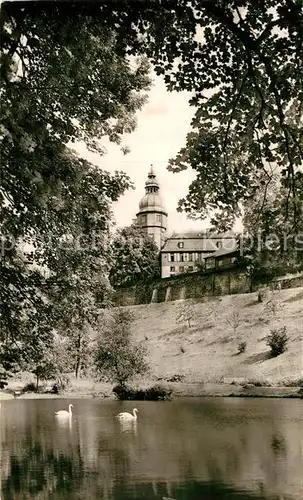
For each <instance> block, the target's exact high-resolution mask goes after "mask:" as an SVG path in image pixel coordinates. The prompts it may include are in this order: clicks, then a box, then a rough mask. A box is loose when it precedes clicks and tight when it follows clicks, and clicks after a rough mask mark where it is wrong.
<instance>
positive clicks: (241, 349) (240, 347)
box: [238, 341, 247, 354]
mask: <svg viewBox="0 0 303 500" xmlns="http://www.w3.org/2000/svg"><path fill="white" fill-rule="evenodd" d="M246 347H247V342H245V341H242V342H239V344H238V354H242V353H243V352H245V351H246Z"/></svg>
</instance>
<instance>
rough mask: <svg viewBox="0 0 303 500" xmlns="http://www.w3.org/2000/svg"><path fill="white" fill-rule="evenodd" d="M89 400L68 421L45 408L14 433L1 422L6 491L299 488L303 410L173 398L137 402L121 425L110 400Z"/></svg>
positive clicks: (46, 494) (69, 499)
mask: <svg viewBox="0 0 303 500" xmlns="http://www.w3.org/2000/svg"><path fill="white" fill-rule="evenodd" d="M93 404H94V405H95V407H93V410H92V407H91V406H90V404H87V409H86V410H85V412H86V413H84V411H83V414H81V416H79V417H78V416H77V417H75V418H73V421H72V423H71V425H70V424H69V423H68V421H67V422H61V423H59V422H56V421H55V420H54V417H53V415H52V416H51V417H50V418H49V420H48V419H47V416H46V417H45V419H44V420H43V419H42V418H41V425H40V422H38V419H37V418H34V419H33V423H32V425H30V422H27V423H26V424H25V423H23V424H20V427H19V428H18V429H17V432H15V431H14V429H13V428H12V426H11V427H10V426H9V425H8V426H7V428H6V429H5V439H4V444H5V446H6V453H7V454H8V453H9V456H11V459H10V458H9V462H10V464H9V467H7V471H6V479H5V478H4V477H3V488H4V491H5V495H6V496H4V497H3V499H4V500H6V499H9V500H11V499H12V498H14V499H16V500H21V499H22V500H27V499H28V498H32V497H34V496H36V498H39V499H50V500H52V499H56V498H58V497H59V494H61V497H60V498H64V499H65V500H75V499H76V498H81V500H84V499H85V500H86V499H94V498H98V499H99V498H100V499H102V500H106V499H112V498H115V500H120V499H121V500H126V499H140V500H141V499H142V498H150V499H152V498H154V499H159V498H162V497H164V496H166V497H170V498H178V499H182V498H190V499H191V500H196V499H197V500H198V499H199V500H201V499H204V498H205V499H207V500H213V499H217V498H218V499H219V498H233V497H232V496H230V497H228V492H229V494H231V493H232V494H233V493H234V497H236V498H237V499H241V498H243V499H244V498H246V499H248V498H249V495H248V494H247V493H245V494H244V493H243V496H241V495H242V494H241V492H239V489H241V488H243V490H244V489H251V490H254V492H255V495H257V494H259V498H260V499H261V498H263V499H265V498H266V496H267V495H268V496H269V493H270V494H271V495H273V496H272V498H274V495H275V494H276V493H277V492H278V491H279V492H280V493H281V496H283V494H286V493H287V484H288V485H290V489H291V488H293V491H295V493H294V495H295V494H296V490H295V488H296V485H297V484H298V483H299V482H300V481H301V471H302V468H303V457H302V456H300V455H299V453H300V452H301V448H300V441H299V438H298V436H300V433H301V429H300V424H301V422H302V419H301V420H300V419H297V420H296V419H294V420H293V421H292V420H291V419H290V420H288V421H286V420H283V419H282V418H280V416H279V415H278V418H275V415H274V416H271V417H270V418H267V416H266V414H265V417H264V418H263V414H262V415H261V416H259V418H257V417H256V416H255V415H249V413H248V417H247V416H246V417H245V418H243V410H242V411H241V404H243V403H242V402H240V403H239V409H238V408H236V409H235V408H234V407H233V408H232V410H230V409H229V408H230V407H232V404H234V403H227V404H226V406H224V404H221V405H220V402H219V403H216V402H215V403H213V402H211V403H207V402H205V403H201V402H199V404H197V405H195V404H188V403H184V404H182V403H179V402H176V403H174V402H171V403H167V404H166V403H165V404H162V403H159V404H157V403H151V404H150V405H148V404H146V405H142V409H141V410H140V419H139V420H138V422H137V423H136V425H135V426H130V427H129V426H127V427H125V426H122V427H121V425H120V424H119V422H117V421H116V419H115V418H114V416H113V415H114V414H116V409H115V408H113V409H112V410H111V411H112V414H113V415H112V416H111V415H110V414H109V410H108V409H107V410H106V407H105V409H104V406H105V405H104V403H102V409H101V406H99V405H97V403H96V402H94V403H91V405H93ZM229 405H230V407H229ZM211 408H214V409H215V410H214V411H212V410H211ZM218 408H219V410H220V411H219V410H218ZM264 408H265V409H266V405H265V404H264ZM269 408H270V405H269ZM237 411H238V413H237ZM45 413H46V412H45ZM264 413H265V411H264ZM230 414H231V415H232V416H231V418H229V416H230ZM79 415H80V411H79ZM100 415H101V417H100ZM237 415H239V416H237ZM43 423H44V425H43ZM37 424H38V425H37ZM286 459H287V460H286ZM298 478H299V479H298ZM227 484H228V485H229V486H227ZM207 488H211V489H209V495H208V496H207V491H208V490H207ZM236 491H237V492H238V493H237V496H236V493H235V492H236ZM35 492H37V494H36V493H35ZM123 492H124V496H123ZM125 492H128V493H127V494H126V493H125ZM56 494H57V495H58V497H56V496H55V495H56ZM77 495H78V496H77ZM199 495H200V496H199ZM220 495H221V497H220ZM253 498H256V499H258V496H254V497H253ZM285 498H287V497H285Z"/></svg>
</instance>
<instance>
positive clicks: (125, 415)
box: [117, 408, 138, 420]
mask: <svg viewBox="0 0 303 500" xmlns="http://www.w3.org/2000/svg"><path fill="white" fill-rule="evenodd" d="M137 412H138V410H137V408H134V409H133V415H132V414H131V413H128V412H127V411H124V412H122V413H119V415H117V418H118V419H119V420H137Z"/></svg>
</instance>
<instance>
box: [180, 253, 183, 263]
mask: <svg viewBox="0 0 303 500" xmlns="http://www.w3.org/2000/svg"><path fill="white" fill-rule="evenodd" d="M180 262H184V253H180Z"/></svg>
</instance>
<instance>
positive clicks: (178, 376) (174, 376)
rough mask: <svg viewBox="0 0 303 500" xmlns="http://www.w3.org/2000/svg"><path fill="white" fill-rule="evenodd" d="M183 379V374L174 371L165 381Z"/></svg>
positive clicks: (180, 380) (179, 380)
mask: <svg viewBox="0 0 303 500" xmlns="http://www.w3.org/2000/svg"><path fill="white" fill-rule="evenodd" d="M183 379H184V375H181V374H180V373H176V374H175V375H172V376H171V377H169V378H167V379H166V380H167V382H182V380H183Z"/></svg>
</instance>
